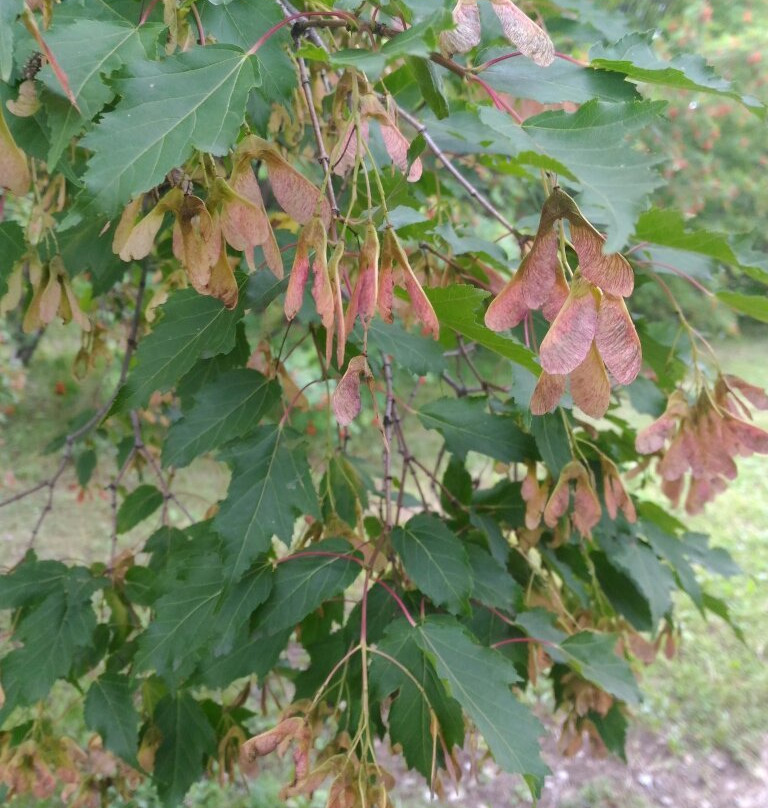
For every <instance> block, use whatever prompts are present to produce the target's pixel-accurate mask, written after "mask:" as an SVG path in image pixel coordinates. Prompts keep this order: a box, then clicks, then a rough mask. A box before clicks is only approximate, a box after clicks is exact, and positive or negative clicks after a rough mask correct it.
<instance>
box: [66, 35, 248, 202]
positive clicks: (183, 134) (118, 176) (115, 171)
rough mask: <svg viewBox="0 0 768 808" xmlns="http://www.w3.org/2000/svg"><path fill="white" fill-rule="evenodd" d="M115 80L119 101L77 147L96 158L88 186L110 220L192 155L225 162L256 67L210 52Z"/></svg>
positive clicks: (144, 65)
mask: <svg viewBox="0 0 768 808" xmlns="http://www.w3.org/2000/svg"><path fill="white" fill-rule="evenodd" d="M130 69H131V71H132V72H131V75H130V76H128V77H126V78H120V79H117V80H116V81H115V87H116V89H117V92H118V93H119V95H120V101H119V103H118V104H117V106H116V107H115V109H114V110H112V111H111V112H108V113H107V114H106V115H104V117H103V118H102V119H101V120H100V121H99V123H98V125H97V126H96V127H95V128H94V129H93V130H92V131H91V132H89V133H88V134H87V135H86V136H85V137H84V138H83V139H82V141H81V143H82V145H83V146H85V147H86V148H88V149H90V150H91V152H92V153H93V155H92V157H91V159H90V161H89V163H88V169H87V170H86V172H85V184H86V186H87V187H88V189H89V190H90V191H91V193H92V194H93V195H94V197H95V199H96V203H97V205H98V207H99V208H100V209H101V210H102V211H103V212H104V213H106V214H107V215H109V216H112V215H114V214H116V213H117V212H118V210H119V208H120V206H121V205H123V204H125V203H126V202H127V201H128V200H129V199H130V198H131V197H133V196H135V195H136V194H138V193H141V192H142V191H147V190H149V189H150V188H152V187H154V186H155V185H158V184H159V183H161V182H162V181H163V178H164V177H165V175H166V174H167V173H168V172H169V171H170V170H171V169H172V168H175V167H176V166H179V165H181V164H182V163H183V162H184V161H185V160H187V159H188V158H189V157H190V156H191V155H192V152H193V150H194V149H198V150H200V151H203V152H209V153H210V154H216V155H222V154H225V153H226V151H227V149H229V148H230V146H232V144H233V143H234V142H235V140H236V139H237V133H238V130H239V128H240V125H241V124H242V122H243V116H244V114H245V102H246V101H247V99H248V93H249V92H250V91H251V90H252V89H253V87H255V86H257V85H258V84H259V83H260V78H259V76H258V69H257V66H256V62H255V61H254V60H252V59H250V58H248V57H246V56H245V55H244V54H243V52H242V51H240V50H239V49H237V48H234V47H232V46H229V45H209V46H208V47H205V48H195V49H193V50H190V51H186V52H185V53H178V54H175V55H173V56H169V57H168V58H167V59H164V60H163V61H161V62H146V61H137V62H132V63H131V68H130Z"/></svg>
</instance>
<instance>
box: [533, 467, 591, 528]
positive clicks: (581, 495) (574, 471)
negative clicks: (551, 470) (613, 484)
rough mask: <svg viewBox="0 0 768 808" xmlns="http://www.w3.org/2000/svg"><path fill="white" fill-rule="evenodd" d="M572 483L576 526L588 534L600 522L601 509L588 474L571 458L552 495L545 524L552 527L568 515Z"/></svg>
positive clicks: (548, 503) (573, 518)
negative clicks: (572, 485) (572, 484)
mask: <svg viewBox="0 0 768 808" xmlns="http://www.w3.org/2000/svg"><path fill="white" fill-rule="evenodd" d="M571 483H574V496H573V513H572V515H571V518H572V520H573V524H574V526H575V527H576V529H577V530H578V531H579V532H580V533H581V534H582V535H584V536H586V535H589V533H590V531H591V530H592V528H593V527H594V526H595V525H596V524H597V523H598V522H599V521H600V514H601V508H600V500H599V499H598V498H597V494H596V493H595V490H594V487H593V486H592V481H591V479H590V476H589V473H588V471H587V469H586V468H585V467H584V466H583V465H582V464H581V463H579V462H578V461H577V460H572V461H571V462H570V463H568V464H567V465H566V466H565V467H564V468H563V470H562V471H561V472H560V477H559V478H558V481H557V484H556V485H555V488H554V490H553V491H552V496H551V497H550V498H549V502H547V506H546V508H545V509H544V523H545V524H546V525H547V526H548V527H551V528H553V527H555V526H556V525H557V523H558V521H559V520H560V519H561V518H562V517H563V516H564V515H565V514H566V512H567V511H568V505H569V502H570V486H571Z"/></svg>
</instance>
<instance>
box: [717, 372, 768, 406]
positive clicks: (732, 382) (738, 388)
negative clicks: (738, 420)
mask: <svg viewBox="0 0 768 808" xmlns="http://www.w3.org/2000/svg"><path fill="white" fill-rule="evenodd" d="M736 392H739V393H740V394H741V395H742V396H744V398H746V399H747V401H748V402H749V403H750V404H751V405H752V406H753V407H757V409H758V410H768V395H767V394H766V392H765V390H763V389H762V387H757V386H756V385H754V384H750V383H749V382H745V381H744V379H741V378H739V377H738V376H734V375H733V374H730V373H727V374H725V375H724V376H720V378H718V380H717V383H716V384H715V400H716V401H717V403H718V404H720V405H721V406H724V407H725V408H726V409H728V410H729V411H730V412H732V413H733V414H734V415H736V414H737V411H735V410H732V409H731V407H732V404H733V403H735V402H734V399H736V395H735V393H736Z"/></svg>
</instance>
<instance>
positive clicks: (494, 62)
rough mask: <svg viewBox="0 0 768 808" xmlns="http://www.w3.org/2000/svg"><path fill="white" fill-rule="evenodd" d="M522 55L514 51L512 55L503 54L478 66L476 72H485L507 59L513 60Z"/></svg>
mask: <svg viewBox="0 0 768 808" xmlns="http://www.w3.org/2000/svg"><path fill="white" fill-rule="evenodd" d="M522 55H523V54H522V53H520V51H514V52H512V53H505V54H504V55H503V56H497V57H496V58H495V59H489V60H488V61H487V62H485V63H484V64H482V65H480V67H479V68H478V70H487V69H488V68H489V67H493V66H494V65H497V64H498V63H499V62H506V60H507V59H514V58H516V57H517V56H522Z"/></svg>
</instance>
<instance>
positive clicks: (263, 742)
mask: <svg viewBox="0 0 768 808" xmlns="http://www.w3.org/2000/svg"><path fill="white" fill-rule="evenodd" d="M304 729H305V721H304V719H303V718H300V717H299V716H293V717H291V718H285V719H283V720H282V721H281V722H280V723H279V724H277V726H274V727H272V729H269V730H267V731H266V732H262V733H261V734H260V735H256V736H255V737H253V738H250V739H249V740H247V741H246V742H245V743H244V744H243V745H242V747H241V749H240V759H241V760H242V761H244V762H245V763H246V764H251V763H253V762H254V761H255V760H256V758H259V757H264V755H269V754H271V753H272V752H274V751H275V750H277V751H278V753H279V754H283V753H284V752H285V750H286V749H287V747H288V744H289V743H290V742H291V741H293V740H295V739H298V738H301V737H302V736H303V734H304Z"/></svg>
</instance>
